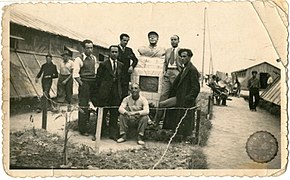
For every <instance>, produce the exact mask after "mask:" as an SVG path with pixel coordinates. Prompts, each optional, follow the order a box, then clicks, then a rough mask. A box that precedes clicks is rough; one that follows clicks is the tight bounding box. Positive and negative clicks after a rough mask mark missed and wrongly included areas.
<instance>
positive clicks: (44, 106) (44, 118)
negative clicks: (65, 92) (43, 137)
mask: <svg viewBox="0 0 290 180" xmlns="http://www.w3.org/2000/svg"><path fill="white" fill-rule="evenodd" d="M44 93H45V92H44ZM46 126H47V98H46V97H45V96H42V129H45V130H46Z"/></svg>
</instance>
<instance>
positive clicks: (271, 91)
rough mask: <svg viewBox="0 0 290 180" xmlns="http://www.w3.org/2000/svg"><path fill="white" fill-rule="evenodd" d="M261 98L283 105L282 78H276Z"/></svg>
mask: <svg viewBox="0 0 290 180" xmlns="http://www.w3.org/2000/svg"><path fill="white" fill-rule="evenodd" d="M261 98H262V99H264V100H266V101H268V102H271V103H274V104H276V105H279V106H280V105H281V79H280V77H278V78H277V79H275V80H274V82H273V83H272V85H271V86H270V87H268V88H267V89H266V90H265V91H264V92H263V93H262V94H261Z"/></svg>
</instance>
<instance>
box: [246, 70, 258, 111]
mask: <svg viewBox="0 0 290 180" xmlns="http://www.w3.org/2000/svg"><path fill="white" fill-rule="evenodd" d="M257 74H258V72H257V71H252V78H251V79H249V80H248V86H247V87H248V89H249V107H250V110H251V111H257V109H256V107H257V106H258V104H259V100H260V94H259V90H260V81H259V79H258V78H257V77H256V76H257Z"/></svg>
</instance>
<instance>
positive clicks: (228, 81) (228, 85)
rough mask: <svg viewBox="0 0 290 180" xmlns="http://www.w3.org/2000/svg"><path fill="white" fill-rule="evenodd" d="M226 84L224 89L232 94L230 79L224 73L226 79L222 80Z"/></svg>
mask: <svg viewBox="0 0 290 180" xmlns="http://www.w3.org/2000/svg"><path fill="white" fill-rule="evenodd" d="M224 82H225V84H226V88H227V90H228V91H229V92H232V78H231V77H230V76H229V74H228V73H226V78H225V80H224Z"/></svg>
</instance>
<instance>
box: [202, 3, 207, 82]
mask: <svg viewBox="0 0 290 180" xmlns="http://www.w3.org/2000/svg"><path fill="white" fill-rule="evenodd" d="M205 17H206V7H205V8H204V17H203V21H204V22H203V52H202V71H201V87H203V80H204V79H203V76H204V54H205Z"/></svg>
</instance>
